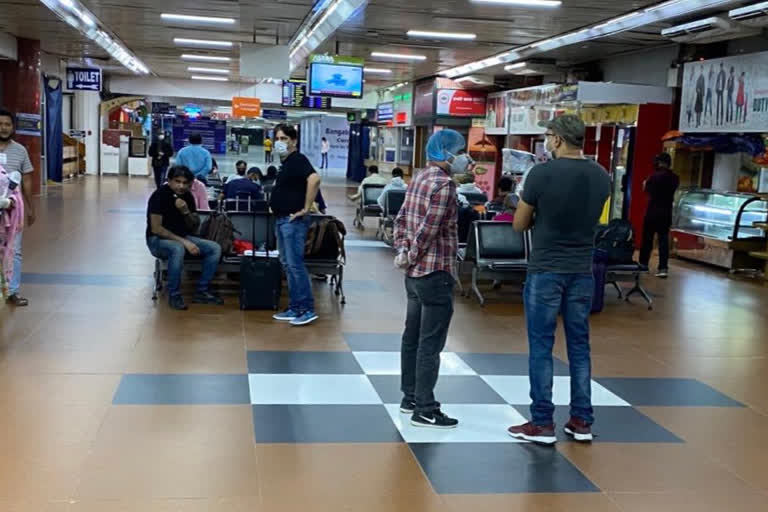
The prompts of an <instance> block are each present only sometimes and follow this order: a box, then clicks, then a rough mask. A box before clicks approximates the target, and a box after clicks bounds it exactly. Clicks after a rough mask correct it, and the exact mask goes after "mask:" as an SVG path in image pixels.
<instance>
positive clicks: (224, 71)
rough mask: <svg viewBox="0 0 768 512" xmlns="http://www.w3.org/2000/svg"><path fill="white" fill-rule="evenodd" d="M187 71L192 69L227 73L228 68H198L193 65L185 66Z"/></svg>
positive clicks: (203, 71) (198, 71) (201, 71)
mask: <svg viewBox="0 0 768 512" xmlns="http://www.w3.org/2000/svg"><path fill="white" fill-rule="evenodd" d="M187 71H194V72H196V73H214V74H217V75H228V74H229V70H228V69H221V68H198V67H195V66H190V67H188V68H187Z"/></svg>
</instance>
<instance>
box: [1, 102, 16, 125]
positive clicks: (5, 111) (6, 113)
mask: <svg viewBox="0 0 768 512" xmlns="http://www.w3.org/2000/svg"><path fill="white" fill-rule="evenodd" d="M0 117H10V118H11V124H12V125H13V126H16V115H15V114H14V113H13V112H11V111H10V110H8V109H5V108H2V107H0Z"/></svg>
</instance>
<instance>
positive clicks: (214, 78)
mask: <svg viewBox="0 0 768 512" xmlns="http://www.w3.org/2000/svg"><path fill="white" fill-rule="evenodd" d="M190 78H191V79H192V80H210V81H213V82H229V78H225V77H223V76H202V75H192V76H191V77H190Z"/></svg>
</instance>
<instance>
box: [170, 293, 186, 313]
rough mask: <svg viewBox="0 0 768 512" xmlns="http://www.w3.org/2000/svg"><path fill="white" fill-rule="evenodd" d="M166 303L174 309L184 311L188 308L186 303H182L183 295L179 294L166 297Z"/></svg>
mask: <svg viewBox="0 0 768 512" xmlns="http://www.w3.org/2000/svg"><path fill="white" fill-rule="evenodd" d="M168 305H169V306H170V307H171V309H175V310H176V311H186V310H187V309H188V308H187V305H186V304H184V297H182V296H181V295H171V296H170V297H168Z"/></svg>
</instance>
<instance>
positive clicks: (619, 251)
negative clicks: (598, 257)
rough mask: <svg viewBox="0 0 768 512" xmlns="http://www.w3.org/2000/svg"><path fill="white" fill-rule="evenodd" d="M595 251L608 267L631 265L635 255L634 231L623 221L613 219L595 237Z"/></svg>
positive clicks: (627, 222) (630, 225)
mask: <svg viewBox="0 0 768 512" xmlns="http://www.w3.org/2000/svg"><path fill="white" fill-rule="evenodd" d="M595 249H597V250H598V251H601V252H602V253H603V254H602V256H603V258H604V259H605V262H606V263H607V264H609V265H622V264H627V263H632V261H633V259H634V255H635V231H634V229H633V228H632V224H630V222H629V221H627V220H624V219H613V220H612V221H611V222H610V223H609V224H608V225H607V226H603V227H601V228H600V229H599V230H598V231H597V234H596V235H595Z"/></svg>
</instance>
